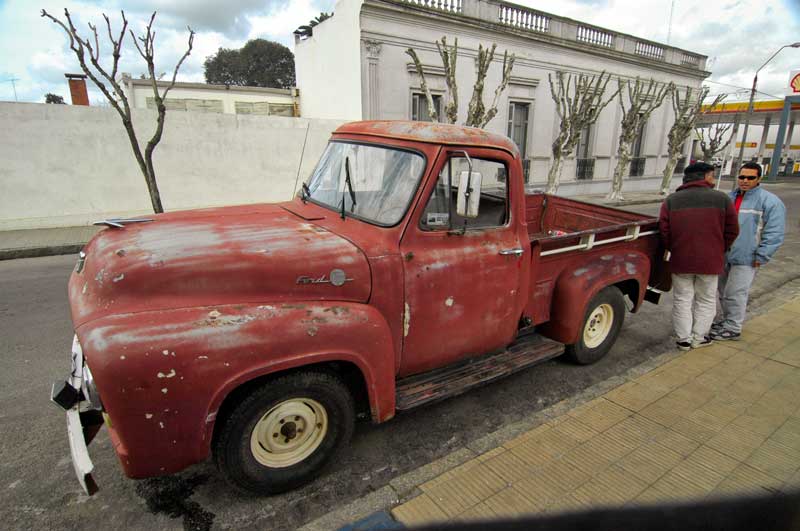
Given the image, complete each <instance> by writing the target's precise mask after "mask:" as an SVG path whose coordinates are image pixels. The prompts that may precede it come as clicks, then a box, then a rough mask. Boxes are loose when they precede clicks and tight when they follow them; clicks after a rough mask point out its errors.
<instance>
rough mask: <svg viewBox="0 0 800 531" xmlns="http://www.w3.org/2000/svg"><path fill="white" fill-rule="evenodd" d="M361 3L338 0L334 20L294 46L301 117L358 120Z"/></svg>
mask: <svg viewBox="0 0 800 531" xmlns="http://www.w3.org/2000/svg"><path fill="white" fill-rule="evenodd" d="M361 4H362V0H340V1H339V2H337V4H336V8H335V10H334V16H333V17H332V18H329V19H327V20H325V21H324V22H323V23H321V24H319V25H318V26H315V27H314V34H313V35H312V36H311V37H309V38H307V39H305V40H296V41H295V46H294V55H295V71H296V76H297V87H298V88H299V89H300V115H301V116H313V117H315V118H324V119H335V120H361V116H362V114H361V55H360V46H361V44H360V34H361V30H360V27H359V26H360V22H359V17H360V12H361Z"/></svg>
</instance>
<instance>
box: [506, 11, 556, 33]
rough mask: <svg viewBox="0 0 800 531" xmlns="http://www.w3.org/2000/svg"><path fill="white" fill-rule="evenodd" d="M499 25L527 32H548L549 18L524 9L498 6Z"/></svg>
mask: <svg viewBox="0 0 800 531" xmlns="http://www.w3.org/2000/svg"><path fill="white" fill-rule="evenodd" d="M499 22H500V24H505V25H506V26H513V27H515V28H522V29H526V30H529V31H539V32H543V33H547V32H548V31H550V17H549V16H547V15H545V14H543V13H539V12H537V11H533V10H530V9H525V8H524V7H518V6H511V5H506V4H500V15H499Z"/></svg>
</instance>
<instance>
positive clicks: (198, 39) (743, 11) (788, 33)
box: [0, 0, 800, 104]
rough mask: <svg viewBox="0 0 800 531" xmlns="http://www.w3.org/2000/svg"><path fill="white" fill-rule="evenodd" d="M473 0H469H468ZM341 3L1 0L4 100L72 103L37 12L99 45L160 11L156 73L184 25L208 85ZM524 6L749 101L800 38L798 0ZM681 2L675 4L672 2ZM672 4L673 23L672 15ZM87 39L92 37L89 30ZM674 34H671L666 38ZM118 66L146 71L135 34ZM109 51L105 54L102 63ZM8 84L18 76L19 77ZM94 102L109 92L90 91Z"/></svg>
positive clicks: (181, 42) (795, 63)
mask: <svg viewBox="0 0 800 531" xmlns="http://www.w3.org/2000/svg"><path fill="white" fill-rule="evenodd" d="M465 1H468V0H465ZM335 3H336V2H335V0H291V1H289V0H225V1H221V0H137V1H132V0H38V1H36V2H32V1H30V0H0V101H14V99H15V92H14V91H15V90H16V99H17V101H26V102H43V101H44V96H45V94H46V93H48V92H52V93H54V94H58V95H61V96H63V97H64V99H65V101H67V102H69V101H70V99H69V91H68V88H67V83H66V79H65V78H64V73H66V72H72V73H79V72H80V68H79V67H78V64H77V61H76V60H75V59H74V57H73V55H72V52H71V51H70V50H69V43H68V39H67V37H66V35H65V34H64V32H63V30H61V28H59V27H58V26H56V25H55V24H54V23H53V22H51V21H50V20H47V19H45V18H42V17H41V16H40V11H41V9H45V10H47V11H48V12H49V13H50V14H52V15H55V16H58V17H59V18H62V19H63V12H64V8H65V7H66V8H68V9H69V11H70V13H71V14H72V16H73V20H74V22H75V25H76V26H77V27H78V28H79V29H84V28H85V29H86V31H88V28H87V23H94V24H95V25H96V26H97V28H98V32H99V33H100V38H101V40H100V46H101V50H105V51H106V52H107V51H108V49H109V46H110V45H109V44H108V41H107V40H106V39H103V37H104V35H105V22H104V20H103V17H102V14H103V13H106V14H108V15H109V17H110V19H111V24H112V29H113V30H115V31H116V32H118V31H119V28H120V22H121V18H120V10H124V11H125V14H126V17H127V19H128V23H129V26H130V27H131V29H132V30H133V31H134V32H135V33H137V35H138V34H141V32H142V30H143V29H144V26H145V25H146V22H147V20H148V19H149V16H150V14H152V12H153V11H157V12H158V15H157V17H156V22H155V28H156V35H157V36H156V54H155V55H156V72H157V73H161V72H166V73H167V75H168V77H171V74H172V71H173V68H174V65H175V62H176V61H177V60H178V59H179V58H180V56H181V55H182V54H183V52H184V51H185V50H186V43H187V39H188V31H187V29H186V28H187V26H191V28H192V29H193V30H194V31H195V32H196V33H197V35H196V36H195V40H194V49H193V50H192V54H191V56H190V57H189V58H188V59H187V60H186V62H185V63H184V65H183V66H182V67H181V70H180V73H179V74H178V80H179V81H194V82H204V77H203V61H204V60H205V59H206V58H207V57H208V56H210V55H213V54H214V53H215V52H216V51H217V50H218V49H219V48H220V47H222V48H240V47H241V46H242V45H244V43H245V42H247V41H248V40H249V39H253V38H265V39H269V40H274V41H277V42H280V43H282V44H284V45H286V46H288V47H289V48H290V49H292V48H293V43H294V39H293V36H292V32H293V31H294V30H295V29H296V28H297V27H298V26H300V25H302V24H307V23H308V21H309V20H311V19H312V18H313V17H315V16H317V15H319V13H320V12H321V11H325V12H332V11H335V5H334V4H335ZM516 3H518V4H521V5H525V6H529V7H533V8H535V9H539V10H542V11H546V12H548V13H552V14H555V15H561V16H566V17H569V18H572V19H575V20H579V21H583V22H587V23H590V24H593V25H596V26H600V27H604V28H608V29H612V30H616V31H620V32H623V33H628V34H631V35H634V36H637V37H642V38H645V39H649V40H654V41H657V42H662V43H667V41H668V40H669V44H671V45H673V46H677V47H679V48H683V49H687V50H690V51H693V52H697V53H701V54H704V55H707V56H708V57H709V66H708V67H707V69H708V70H710V71H711V72H712V74H711V76H710V77H709V82H708V85H709V86H710V87H711V94H717V93H720V92H725V93H729V94H730V96H729V98H728V99H729V100H730V101H732V100H737V99H738V100H742V99H746V98H747V90H748V89H749V87H750V86H751V85H752V82H753V74H754V73H755V71H756V69H758V68H759V67H760V66H761V65H762V64H763V63H764V62H765V61H766V60H767V59H768V58H769V57H770V55H772V53H774V52H775V51H776V50H777V49H778V48H780V47H781V46H783V45H784V44H790V43H793V42H796V41H800V31H798V29H800V0H705V1H704V2H702V3H700V2H696V1H690V0H674V2H673V1H671V0H559V1H558V2H553V1H552V0H521V1H518V2H516ZM673 4H674V8H673ZM671 9H672V13H673V15H672V26H671V31H670V25H669V19H670V11H671ZM84 35H85V33H84ZM668 38H669V39H668ZM126 40H127V45H128V46H127V47H126V48H125V51H124V53H123V55H122V58H121V61H120V69H119V71H120V72H129V73H131V74H133V75H134V76H135V77H138V75H139V74H142V73H144V72H145V70H146V67H145V66H144V64H143V62H142V60H141V58H140V57H139V56H138V53H137V52H136V50H135V48H134V47H133V43H132V42H130V35H128V36H127V37H126ZM103 59H108V55H105V56H104V55H103V54H102V52H101V61H103ZM792 69H800V48H798V49H793V48H786V49H784V50H783V51H781V52H780V54H778V56H777V57H776V58H775V59H773V60H772V61H771V62H770V63H769V64H768V65H767V66H766V67H765V68H764V69H763V70H762V71H761V72H760V74H759V84H758V88H759V90H760V91H761V93H760V94H758V97H759V98H769V95H772V96H777V97H781V96H782V95H783V93H784V86H785V85H787V83H788V78H789V71H790V70H792ZM11 80H14V81H13V83H12V81H11ZM90 99H91V101H92V104H102V103H103V102H102V95H100V94H99V92H97V91H96V90H90Z"/></svg>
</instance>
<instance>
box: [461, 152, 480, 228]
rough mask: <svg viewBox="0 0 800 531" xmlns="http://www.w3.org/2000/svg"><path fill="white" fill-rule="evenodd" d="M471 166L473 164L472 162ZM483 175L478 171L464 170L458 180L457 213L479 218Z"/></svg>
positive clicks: (466, 216) (462, 215)
mask: <svg viewBox="0 0 800 531" xmlns="http://www.w3.org/2000/svg"><path fill="white" fill-rule="evenodd" d="M470 166H472V165H471V164H470ZM482 179H483V176H482V175H481V174H480V172H477V171H462V172H461V175H460V177H459V180H458V196H457V198H456V213H457V214H458V215H459V216H461V217H465V218H477V217H478V207H479V204H480V201H481V180H482Z"/></svg>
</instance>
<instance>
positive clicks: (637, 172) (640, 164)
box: [630, 157, 647, 177]
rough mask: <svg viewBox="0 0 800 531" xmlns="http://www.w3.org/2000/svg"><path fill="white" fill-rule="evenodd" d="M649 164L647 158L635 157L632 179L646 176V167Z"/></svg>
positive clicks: (632, 162)
mask: <svg viewBox="0 0 800 531" xmlns="http://www.w3.org/2000/svg"><path fill="white" fill-rule="evenodd" d="M645 162H647V158H646V157H634V158H632V159H631V172H630V176H631V177H641V176H642V175H644V165H645Z"/></svg>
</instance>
